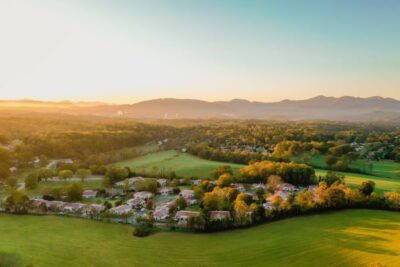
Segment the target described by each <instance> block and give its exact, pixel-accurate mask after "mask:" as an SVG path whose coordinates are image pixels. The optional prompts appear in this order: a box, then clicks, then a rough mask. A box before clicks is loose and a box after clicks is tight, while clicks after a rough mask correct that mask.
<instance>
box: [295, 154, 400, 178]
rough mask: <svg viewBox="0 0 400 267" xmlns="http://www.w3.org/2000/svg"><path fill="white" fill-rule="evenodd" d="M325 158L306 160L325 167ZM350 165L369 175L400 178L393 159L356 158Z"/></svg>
mask: <svg viewBox="0 0 400 267" xmlns="http://www.w3.org/2000/svg"><path fill="white" fill-rule="evenodd" d="M325 158H326V157H325V156H322V155H318V156H315V157H311V158H310V159H309V161H308V162H309V163H310V164H312V165H313V166H316V167H318V168H321V169H325V168H326V163H325ZM293 160H295V161H297V162H302V159H300V158H299V157H294V158H293ZM370 163H372V168H371V167H370ZM351 167H352V168H357V169H360V170H362V171H364V172H365V173H368V174H371V175H375V176H379V177H387V178H394V179H398V180H400V177H398V176H396V171H397V170H400V163H397V162H394V161H389V160H382V161H372V162H368V161H366V160H357V161H356V162H354V163H353V164H352V165H351Z"/></svg>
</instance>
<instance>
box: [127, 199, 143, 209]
mask: <svg viewBox="0 0 400 267" xmlns="http://www.w3.org/2000/svg"><path fill="white" fill-rule="evenodd" d="M126 204H128V205H130V206H131V207H132V208H136V209H140V208H143V207H144V206H145V205H146V201H145V200H143V199H140V198H131V199H129V200H128V201H126Z"/></svg>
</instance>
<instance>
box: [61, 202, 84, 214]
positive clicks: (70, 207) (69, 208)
mask: <svg viewBox="0 0 400 267" xmlns="http://www.w3.org/2000/svg"><path fill="white" fill-rule="evenodd" d="M83 206H84V205H83V204H82V203H67V204H65V205H64V207H63V211H65V212H70V213H76V212H78V211H79V210H80V209H82V208H83Z"/></svg>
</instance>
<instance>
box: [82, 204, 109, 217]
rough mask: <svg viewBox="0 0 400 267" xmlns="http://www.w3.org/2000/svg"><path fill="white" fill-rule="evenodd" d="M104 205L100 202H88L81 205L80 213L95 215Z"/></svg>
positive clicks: (100, 211) (102, 209)
mask: <svg viewBox="0 0 400 267" xmlns="http://www.w3.org/2000/svg"><path fill="white" fill-rule="evenodd" d="M105 209H106V207H104V206H103V205H101V204H89V205H86V206H85V207H83V209H82V215H84V216H90V215H96V214H100V213H102V212H103V211H104V210H105Z"/></svg>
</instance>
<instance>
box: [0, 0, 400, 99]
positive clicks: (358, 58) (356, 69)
mask: <svg viewBox="0 0 400 267" xmlns="http://www.w3.org/2000/svg"><path fill="white" fill-rule="evenodd" d="M399 13H400V2H398V1H391V0H389V1H384V2H382V1H372V0H367V1H361V0H356V1H351V2H349V1H313V0H307V1H228V0H226V1H212V0H206V1H179V0H172V1H161V0H158V1H157V0H155V1H124V0H118V1H105V0H100V1H75V0H72V1H69V0H60V1H50V0H31V1H28V0H12V1H11V0H5V1H1V2H0V32H1V33H2V36H1V42H0V99H42V100H74V101H103V102H112V103H128V102H137V101H141V100H147V99H152V98H166V97H170V98H195V99H203V100H210V101H215V100H229V99H233V98H241V99H248V100H253V101H263V102H272V101H279V100H283V99H305V98H310V97H314V96H317V95H327V96H343V95H352V96H359V97H369V96H376V95H379V96H383V97H392V98H397V99H400V89H399V88H400V75H399V73H400V34H399V29H400V17H399V16H398V14H399Z"/></svg>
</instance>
